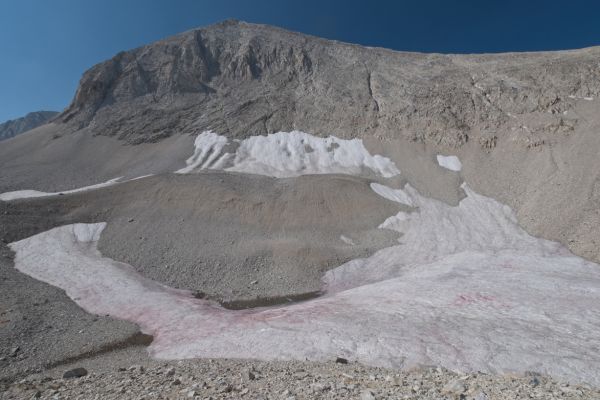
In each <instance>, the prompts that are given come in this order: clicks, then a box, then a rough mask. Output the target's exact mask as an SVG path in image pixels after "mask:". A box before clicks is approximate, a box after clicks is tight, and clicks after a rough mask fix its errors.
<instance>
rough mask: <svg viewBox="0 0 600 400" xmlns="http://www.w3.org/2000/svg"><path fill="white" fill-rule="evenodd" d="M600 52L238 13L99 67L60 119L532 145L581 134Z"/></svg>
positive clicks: (126, 135) (242, 132)
mask: <svg viewBox="0 0 600 400" xmlns="http://www.w3.org/2000/svg"><path fill="white" fill-rule="evenodd" d="M599 56H600V49H599V48H590V49H583V50H575V51H567V52H551V53H550V52H549V53H518V54H516V53H515V54H500V55H441V54H418V53H406V52H395V51H390V50H385V49H379V48H367V47H362V46H357V45H351V44H345V43H340V42H336V41H330V40H324V39H320V38H316V37H311V36H307V35H303V34H298V33H293V32H289V31H285V30H282V29H278V28H274V27H269V26H263V25H254V24H247V23H244V22H239V21H226V22H223V23H220V24H216V25H212V26H209V27H206V28H202V29H196V30H192V31H188V32H185V33H182V34H180V35H176V36H173V37H170V38H167V39H165V40H161V41H159V42H156V43H153V44H150V45H147V46H143V47H140V48H137V49H134V50H130V51H127V52H121V53H119V54H117V55H116V56H115V57H113V58H112V59H110V60H108V61H106V62H103V63H100V64H98V65H96V66H94V67H93V68H91V69H90V70H89V71H87V72H86V73H85V74H84V76H83V78H82V79H81V83H80V86H79V89H78V90H77V93H76V95H75V98H74V100H73V102H72V104H71V105H70V106H69V107H68V108H67V109H66V110H65V111H64V112H63V113H62V114H61V116H60V119H59V120H60V121H63V122H67V123H69V124H70V125H72V126H73V127H76V128H83V127H89V128H90V129H91V130H92V132H93V133H94V134H97V135H109V136H115V137H118V138H120V139H124V140H126V141H128V142H130V143H141V142H153V141H157V140H160V139H161V138H164V137H168V136H171V135H174V134H178V133H182V132H185V133H200V132H202V131H204V130H208V129H211V130H214V131H216V132H219V133H221V134H224V135H227V136H229V137H247V136H249V135H256V134H264V133H271V132H277V131H290V130H293V129H298V130H303V131H306V132H327V133H329V134H334V135H337V136H340V137H346V138H347V137H356V136H367V135H369V136H373V135H377V136H383V137H393V138H399V137H404V138H408V139H411V140H414V141H419V142H428V143H435V144H441V145H446V146H451V147H459V146H461V145H463V144H464V143H466V142H467V141H474V142H475V143H478V144H480V145H481V146H483V147H484V148H486V149H490V148H493V147H494V146H495V144H496V141H497V139H498V136H500V135H502V134H503V132H504V133H505V132H506V131H517V132H516V134H517V136H518V140H519V141H520V142H522V143H523V145H525V146H529V147H534V146H538V145H540V144H543V143H545V142H547V141H548V139H547V137H546V135H548V134H556V133H558V134H565V133H568V132H570V131H572V130H573V129H574V128H575V127H576V126H577V124H578V120H577V118H575V117H572V116H570V115H568V114H567V113H565V111H568V110H569V109H570V108H572V106H573V103H574V102H575V101H577V100H578V99H584V98H589V97H594V96H598V95H599V94H600V79H598V78H599V77H600V72H599V66H598V57H599ZM522 117H526V118H527V119H528V120H529V122H530V123H529V124H527V126H526V127H523V126H522V125H523V124H521V123H519V118H522ZM507 128H510V129H507ZM513 128H514V129H513Z"/></svg>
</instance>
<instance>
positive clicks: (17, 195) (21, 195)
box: [0, 176, 142, 201]
mask: <svg viewBox="0 0 600 400" xmlns="http://www.w3.org/2000/svg"><path fill="white" fill-rule="evenodd" d="M121 178H123V177H122V176H121V177H119V178H114V179H111V180H109V181H106V182H102V183H97V184H95V185H91V186H85V187H81V188H78V189H72V190H65V191H63V192H54V193H48V192H39V191H37V190H17V191H14V192H6V193H2V194H0V200H2V201H11V200H18V199H25V198H29V197H48V196H58V195H61V194H70V193H77V192H85V191H86V190H94V189H100V188H103V187H106V186H111V185H114V184H116V183H119V179H121ZM140 178H142V177H139V178H135V179H140Z"/></svg>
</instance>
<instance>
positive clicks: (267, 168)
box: [177, 131, 400, 178]
mask: <svg viewBox="0 0 600 400" xmlns="http://www.w3.org/2000/svg"><path fill="white" fill-rule="evenodd" d="M228 143H229V141H228V139H227V138H226V137H224V136H220V135H218V134H216V133H214V132H203V133H202V134H200V135H199V136H198V137H197V138H196V141H195V143H194V146H195V150H194V155H193V156H192V157H190V158H189V159H188V160H187V166H186V167H185V168H182V169H180V170H179V171H177V172H178V173H189V172H192V171H194V170H199V169H223V170H227V171H237V172H245V173H251V174H260V175H268V176H274V177H277V178H286V177H292V176H299V175H307V174H334V173H338V174H350V175H359V174H361V173H364V172H365V171H371V172H372V173H375V174H377V175H380V176H383V177H391V176H394V175H398V174H399V173H400V171H399V170H398V168H397V167H396V166H395V164H394V163H393V162H392V161H391V160H390V159H389V158H386V157H382V156H380V155H374V156H373V155H371V154H370V153H369V152H368V151H367V149H366V148H365V146H364V145H363V142H362V139H351V140H345V139H339V138H337V137H335V136H329V137H327V138H320V137H317V136H313V135H310V134H308V133H304V132H299V131H293V132H278V133H273V134H270V135H267V136H252V137H250V138H248V139H244V140H242V141H234V143H231V144H232V145H233V146H232V147H234V146H235V145H237V149H236V150H233V151H234V152H233V153H229V152H224V148H225V146H226V145H227V144H228Z"/></svg>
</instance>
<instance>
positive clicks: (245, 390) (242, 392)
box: [240, 388, 250, 396]
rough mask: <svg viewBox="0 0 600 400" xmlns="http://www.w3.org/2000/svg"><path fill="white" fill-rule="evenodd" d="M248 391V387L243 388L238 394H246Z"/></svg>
mask: <svg viewBox="0 0 600 400" xmlns="http://www.w3.org/2000/svg"><path fill="white" fill-rule="evenodd" d="M249 391H250V390H249V389H248V388H243V389H242V390H241V391H240V394H241V395H242V396H243V395H245V394H247V393H248V392H249Z"/></svg>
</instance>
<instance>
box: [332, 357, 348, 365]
mask: <svg viewBox="0 0 600 400" xmlns="http://www.w3.org/2000/svg"><path fill="white" fill-rule="evenodd" d="M335 362H336V363H337V364H348V360H347V359H345V358H343V357H337V358H336V359H335Z"/></svg>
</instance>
